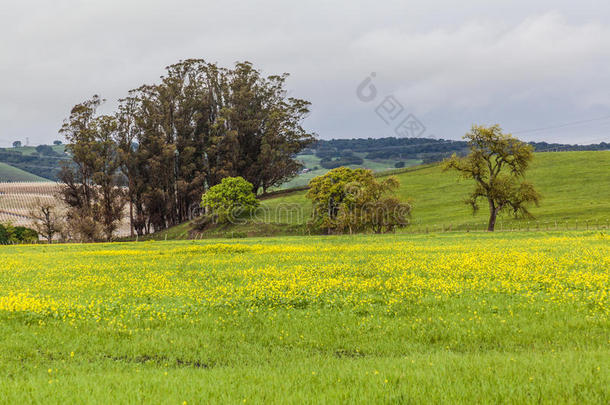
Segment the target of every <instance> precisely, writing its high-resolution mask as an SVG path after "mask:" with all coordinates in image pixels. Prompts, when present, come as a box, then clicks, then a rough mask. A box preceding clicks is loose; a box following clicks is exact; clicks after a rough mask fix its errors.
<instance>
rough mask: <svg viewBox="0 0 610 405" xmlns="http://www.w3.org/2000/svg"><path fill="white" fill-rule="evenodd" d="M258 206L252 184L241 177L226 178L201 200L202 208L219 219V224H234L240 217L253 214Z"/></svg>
mask: <svg viewBox="0 0 610 405" xmlns="http://www.w3.org/2000/svg"><path fill="white" fill-rule="evenodd" d="M258 205H259V202H258V200H257V199H256V196H255V195H254V193H253V192H252V183H250V182H248V181H247V180H245V179H244V178H243V177H239V176H238V177H225V178H224V179H222V181H221V182H220V184H217V185H215V186H213V187H211V188H210V189H209V190H208V191H206V192H205V194H203V196H202V198H201V206H202V207H204V208H205V209H206V211H209V214H211V215H214V216H215V217H217V221H218V222H219V223H231V222H234V221H235V219H237V218H238V217H240V216H242V215H244V214H248V213H251V212H252V211H253V210H254V209H256V207H258Z"/></svg>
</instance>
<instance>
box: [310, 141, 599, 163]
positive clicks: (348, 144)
mask: <svg viewBox="0 0 610 405" xmlns="http://www.w3.org/2000/svg"><path fill="white" fill-rule="evenodd" d="M530 144H531V145H533V146H534V148H535V149H536V151H537V152H544V151H594V150H608V149H610V144H609V143H605V142H602V143H599V144H593V145H567V144H558V143H547V142H530ZM467 149H468V144H467V143H466V142H464V141H453V140H447V139H432V138H395V137H389V138H377V139H374V138H368V139H331V140H319V141H318V142H316V144H314V145H313V146H312V147H310V148H308V149H307V150H305V151H303V152H302V154H304V155H306V154H313V155H316V156H317V157H319V158H321V159H326V160H330V159H338V158H341V157H349V156H351V155H353V154H354V153H357V154H362V153H364V154H365V155H364V158H365V159H371V160H372V159H399V160H402V159H420V160H422V161H423V162H424V163H427V162H435V161H440V160H442V159H443V158H445V157H447V156H450V155H451V154H452V153H458V154H460V153H463V152H466V151H467Z"/></svg>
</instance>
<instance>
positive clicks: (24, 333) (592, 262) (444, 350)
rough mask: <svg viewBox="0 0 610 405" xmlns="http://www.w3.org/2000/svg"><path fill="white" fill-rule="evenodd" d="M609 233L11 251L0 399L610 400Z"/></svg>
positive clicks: (3, 271)
mask: <svg viewBox="0 0 610 405" xmlns="http://www.w3.org/2000/svg"><path fill="white" fill-rule="evenodd" d="M608 238H609V237H608V235H606V234H604V233H600V232H549V233H546V232H540V233H501V234H430V235H381V236H374V235H360V236H333V237H309V238H305V237H283V238H266V239H243V240H239V241H235V240H214V241H171V242H140V243H115V244H83V245H77V244H74V245H55V246H53V245H51V246H41V245H38V246H12V247H0V339H1V341H2V344H1V345H0V400H2V402H5V403H24V402H35V403H66V402H69V403H113V402H153V403H184V402H186V403H207V402H219V403H220V402H222V403H244V402H245V403H251V402H252V403H278V404H279V403H339V402H347V403H441V402H442V403H472V402H477V403H600V404H602V403H608V400H609V399H610V388H609V387H610V366H609V364H610V340H609V339H610V334H609V327H610V322H609V315H610V291H609V289H610V244H609V243H608V242H609V239H608Z"/></svg>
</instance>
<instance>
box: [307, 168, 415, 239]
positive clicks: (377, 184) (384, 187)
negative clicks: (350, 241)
mask: <svg viewBox="0 0 610 405" xmlns="http://www.w3.org/2000/svg"><path fill="white" fill-rule="evenodd" d="M398 186H399V183H398V179H397V178H396V177H394V176H390V177H387V178H385V179H383V180H381V181H378V180H377V179H376V178H375V176H374V175H373V172H372V171H370V170H366V169H350V168H347V167H339V168H336V169H333V170H330V171H329V172H328V173H326V174H324V175H322V176H318V177H315V178H314V179H312V180H311V181H310V182H309V191H308V192H307V198H309V199H310V200H311V201H312V204H313V208H314V209H313V218H312V223H311V224H312V225H313V226H314V227H315V228H322V229H326V230H327V232H328V233H333V232H334V233H343V232H347V231H349V233H354V232H365V231H368V230H370V231H373V232H376V233H381V232H391V231H393V230H394V229H395V228H396V227H404V226H406V225H407V224H408V218H409V217H410V215H411V206H410V204H408V203H401V202H400V201H399V200H398V199H396V198H394V197H386V196H385V194H388V193H391V192H392V191H394V190H395V189H397V188H398Z"/></svg>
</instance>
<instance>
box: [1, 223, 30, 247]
mask: <svg viewBox="0 0 610 405" xmlns="http://www.w3.org/2000/svg"><path fill="white" fill-rule="evenodd" d="M37 241H38V233H37V232H36V231H35V230H33V229H30V228H26V227H24V226H12V225H11V224H0V244H2V245H6V244H11V243H35V242H37Z"/></svg>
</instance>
